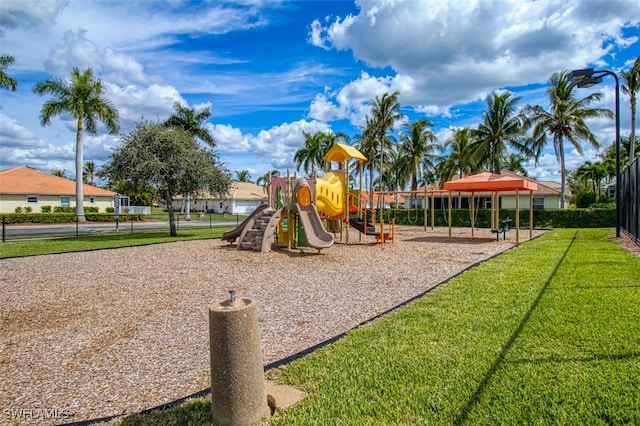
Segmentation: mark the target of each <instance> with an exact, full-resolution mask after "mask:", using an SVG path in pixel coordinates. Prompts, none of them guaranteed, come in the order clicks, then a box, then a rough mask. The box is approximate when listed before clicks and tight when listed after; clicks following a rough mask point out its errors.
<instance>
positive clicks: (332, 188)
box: [316, 172, 345, 217]
mask: <svg viewBox="0 0 640 426" xmlns="http://www.w3.org/2000/svg"><path fill="white" fill-rule="evenodd" d="M344 183H345V181H344V175H343V174H342V173H334V172H328V173H326V174H325V175H324V176H322V178H321V179H318V180H317V181H316V209H317V210H318V212H320V213H324V214H325V215H327V216H329V217H331V216H339V215H341V214H343V213H344V205H345V204H344V203H345V199H344V198H345V194H344Z"/></svg>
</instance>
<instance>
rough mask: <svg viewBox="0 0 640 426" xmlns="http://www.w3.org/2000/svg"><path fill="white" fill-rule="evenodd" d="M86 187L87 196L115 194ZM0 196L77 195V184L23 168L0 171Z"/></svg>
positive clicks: (85, 185)
mask: <svg viewBox="0 0 640 426" xmlns="http://www.w3.org/2000/svg"><path fill="white" fill-rule="evenodd" d="M83 186H84V195H85V196H101V197H113V196H114V195H116V193H115V192H113V191H109V190H107V189H102V188H98V187H96V186H92V185H87V184H86V183H85V184H84V185H83ZM0 194H31V195H45V194H53V195H75V194H76V182H75V181H73V180H70V179H67V178H63V177H59V176H54V175H50V174H48V173H44V172H41V171H39V170H36V169H32V168H31V167H26V166H21V167H14V168H12V169H5V170H0Z"/></svg>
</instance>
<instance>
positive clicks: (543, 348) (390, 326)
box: [122, 229, 640, 425]
mask: <svg viewBox="0 0 640 426" xmlns="http://www.w3.org/2000/svg"><path fill="white" fill-rule="evenodd" d="M268 375H269V376H270V378H272V379H274V380H277V381H278V382H280V383H286V384H290V385H293V386H296V387H298V388H300V389H303V390H305V391H306V392H308V396H307V397H306V398H305V399H304V400H303V401H301V402H300V403H298V404H297V405H295V406H294V407H292V408H290V409H289V410H287V411H286V412H284V413H281V414H279V415H278V416H277V417H275V418H274V419H272V420H271V424H274V425H300V424H310V425H325V424H334V425H414V424H424V425H438V424H443V425H444V424H468V425H483V424H487V425H494V424H540V425H546V424H568V425H582V424H589V425H591V424H594V425H597V424H640V259H638V258H636V257H634V256H632V255H630V254H628V253H626V252H625V251H624V249H622V248H621V247H620V246H619V245H618V244H617V243H616V242H615V239H614V238H612V232H611V230H603V229H590V230H577V231H576V230H556V231H552V232H549V233H547V234H546V235H544V236H543V237H541V238H539V239H537V240H534V241H531V242H528V243H525V244H522V245H520V246H518V247H517V248H515V249H513V250H510V251H509V252H507V253H504V254H502V255H500V256H498V257H497V258H495V259H493V260H491V261H489V262H486V263H484V264H482V265H480V266H478V267H475V268H473V269H471V270H469V271H467V272H465V273H464V274H462V275H460V276H458V277H456V278H455V279H453V280H451V281H450V282H448V283H447V284H446V285H444V286H441V287H439V288H438V289H436V290H435V291H433V292H431V293H430V294H428V295H426V296H425V297H423V298H421V299H419V300H417V301H414V302H412V303H410V304H408V305H406V306H404V307H402V308H400V309H398V310H397V311H395V312H393V313H391V314H389V315H386V316H384V317H382V318H380V319H378V320H376V321H374V322H372V323H370V324H368V325H366V326H364V327H361V328H359V329H356V330H352V331H350V332H348V333H347V335H346V337H344V338H343V339H341V340H339V341H338V342H336V343H333V344H331V345H328V346H326V347H324V348H322V349H320V350H318V351H316V352H314V353H312V354H310V355H308V356H305V357H304V358H301V359H299V360H297V361H295V362H293V363H291V364H289V365H287V366H285V367H283V368H281V369H276V370H271V371H270V372H269V373H268ZM197 401H198V402H197V404H195V405H194V403H193V402H192V403H190V404H189V405H181V406H178V407H175V408H172V409H169V410H165V411H163V412H158V413H154V414H153V415H147V416H140V415H134V416H130V417H126V418H124V419H123V420H122V424H124V425H156V424H158V425H159V424H209V417H208V416H207V415H206V413H207V411H208V410H210V402H209V401H208V399H207V398H201V399H198V400H197ZM184 419H189V420H184Z"/></svg>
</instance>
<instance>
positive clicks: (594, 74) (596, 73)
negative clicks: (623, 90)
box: [569, 68, 622, 238]
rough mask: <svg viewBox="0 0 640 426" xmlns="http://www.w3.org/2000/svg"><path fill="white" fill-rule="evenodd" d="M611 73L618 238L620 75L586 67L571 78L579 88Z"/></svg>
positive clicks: (618, 231)
mask: <svg viewBox="0 0 640 426" xmlns="http://www.w3.org/2000/svg"><path fill="white" fill-rule="evenodd" d="M605 75H609V76H611V77H613V79H614V80H615V82H616V90H615V121H616V238H620V213H621V210H620V198H621V196H622V189H621V188H620V99H619V98H620V82H619V81H618V76H617V75H616V73H614V72H613V71H609V70H594V69H593V68H585V69H580V70H573V71H571V72H570V73H569V79H570V80H572V81H575V82H577V83H576V86H577V87H578V88H585V87H591V86H595V85H596V84H599V83H601V82H602V77H603V76H605Z"/></svg>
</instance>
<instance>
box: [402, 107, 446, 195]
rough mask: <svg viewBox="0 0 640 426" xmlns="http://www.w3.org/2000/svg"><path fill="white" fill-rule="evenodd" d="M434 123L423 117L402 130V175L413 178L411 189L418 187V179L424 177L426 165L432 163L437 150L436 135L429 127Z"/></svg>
mask: <svg viewBox="0 0 640 426" xmlns="http://www.w3.org/2000/svg"><path fill="white" fill-rule="evenodd" d="M432 126H433V123H431V122H430V121H429V120H426V119H421V120H417V121H414V122H412V123H409V124H407V125H405V126H404V131H402V132H400V149H399V153H400V157H401V158H402V159H403V160H402V161H401V162H400V163H399V165H400V167H401V168H400V170H399V172H400V176H404V177H409V176H410V179H411V190H412V191H415V190H416V189H418V181H420V180H421V179H422V176H423V174H424V171H425V166H428V165H430V164H431V165H432V163H433V158H434V157H435V155H434V151H435V150H436V148H437V146H436V135H435V134H434V133H433V132H432V131H431V129H430V128H429V127H432Z"/></svg>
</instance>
